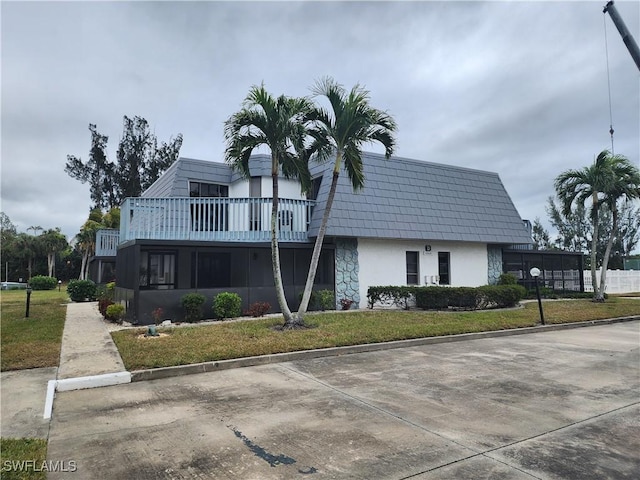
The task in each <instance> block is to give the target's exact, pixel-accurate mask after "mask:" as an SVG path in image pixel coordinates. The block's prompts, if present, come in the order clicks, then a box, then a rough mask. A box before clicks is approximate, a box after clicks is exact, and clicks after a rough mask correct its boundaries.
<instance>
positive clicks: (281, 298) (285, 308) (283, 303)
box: [271, 172, 297, 328]
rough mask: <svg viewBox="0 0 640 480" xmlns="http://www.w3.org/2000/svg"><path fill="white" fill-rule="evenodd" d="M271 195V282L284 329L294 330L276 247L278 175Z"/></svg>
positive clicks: (293, 320)
mask: <svg viewBox="0 0 640 480" xmlns="http://www.w3.org/2000/svg"><path fill="white" fill-rule="evenodd" d="M271 178H272V184H273V195H272V197H273V198H272V203H271V264H272V266H273V282H274V284H275V287H276V297H277V298H278V305H280V310H282V315H283V316H284V328H295V326H296V324H297V318H294V316H293V314H292V313H291V309H290V308H289V305H288V304H287V298H286V297H285V294H284V286H283V285H282V271H281V269H280V248H279V247H278V229H277V222H278V173H277V172H275V173H272V174H271Z"/></svg>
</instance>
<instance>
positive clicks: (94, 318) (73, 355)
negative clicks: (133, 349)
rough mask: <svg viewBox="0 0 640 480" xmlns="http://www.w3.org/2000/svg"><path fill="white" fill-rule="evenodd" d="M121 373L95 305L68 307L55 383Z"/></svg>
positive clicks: (118, 358) (114, 350)
mask: <svg viewBox="0 0 640 480" xmlns="http://www.w3.org/2000/svg"><path fill="white" fill-rule="evenodd" d="M124 371H125V368H124V363H123V362H122V358H121V357H120V354H119V353H118V349H117V348H116V345H115V343H113V340H112V339H111V335H110V334H109V331H108V329H107V327H106V325H105V323H104V321H103V320H102V315H100V312H99V311H98V304H97V303H96V302H89V303H70V304H69V305H68V306H67V319H66V321H65V324H64V332H63V334H62V347H61V349H60V367H59V368H58V380H61V379H66V378H77V377H87V376H91V375H102V374H105V373H116V372H124Z"/></svg>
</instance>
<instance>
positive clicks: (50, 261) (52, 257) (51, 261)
mask: <svg viewBox="0 0 640 480" xmlns="http://www.w3.org/2000/svg"><path fill="white" fill-rule="evenodd" d="M55 259H56V254H55V252H49V253H47V267H49V276H50V277H53V266H54V264H55Z"/></svg>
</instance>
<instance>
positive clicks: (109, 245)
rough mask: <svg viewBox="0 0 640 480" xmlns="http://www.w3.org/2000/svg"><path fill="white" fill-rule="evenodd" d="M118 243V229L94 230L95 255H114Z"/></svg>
mask: <svg viewBox="0 0 640 480" xmlns="http://www.w3.org/2000/svg"><path fill="white" fill-rule="evenodd" d="M118 243H120V232H119V231H118V230H112V229H104V230H98V231H97V232H96V257H115V256H116V252H117V250H118Z"/></svg>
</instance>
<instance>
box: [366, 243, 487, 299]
mask: <svg viewBox="0 0 640 480" xmlns="http://www.w3.org/2000/svg"><path fill="white" fill-rule="evenodd" d="M425 245H430V246H431V251H430V252H426V251H425ZM407 251H417V252H420V254H419V256H418V257H419V263H420V264H419V279H420V284H421V285H428V284H429V283H428V282H425V277H429V278H428V280H429V281H430V279H431V277H432V276H435V275H438V252H449V253H450V271H451V285H452V286H454V287H478V286H480V285H486V284H487V277H488V256H487V244H485V243H465V242H431V241H420V242H417V241H405V240H374V239H366V238H360V239H358V265H359V269H360V271H359V276H358V278H359V284H360V308H364V307H366V303H367V290H368V288H369V287H370V286H375V285H406V284H407V269H406V252H407Z"/></svg>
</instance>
